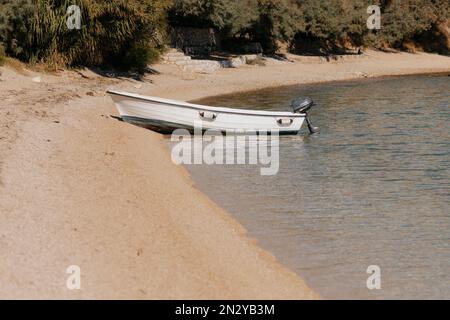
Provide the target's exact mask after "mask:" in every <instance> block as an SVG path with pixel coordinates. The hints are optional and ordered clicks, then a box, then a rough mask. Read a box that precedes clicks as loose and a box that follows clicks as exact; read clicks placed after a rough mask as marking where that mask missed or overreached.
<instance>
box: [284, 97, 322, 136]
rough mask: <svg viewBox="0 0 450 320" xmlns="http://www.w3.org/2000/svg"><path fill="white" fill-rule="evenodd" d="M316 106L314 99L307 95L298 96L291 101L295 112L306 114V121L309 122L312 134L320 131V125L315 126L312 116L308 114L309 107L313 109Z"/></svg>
mask: <svg viewBox="0 0 450 320" xmlns="http://www.w3.org/2000/svg"><path fill="white" fill-rule="evenodd" d="M313 106H314V101H313V100H312V99H311V98H308V97H305V98H297V99H294V100H292V102H291V108H292V110H293V111H294V113H302V114H304V115H305V118H306V123H307V124H308V129H309V132H310V133H311V134H313V133H317V132H319V131H320V128H319V127H314V126H313V124H312V122H311V118H310V117H309V115H308V111H309V109H311V108H312V107H313Z"/></svg>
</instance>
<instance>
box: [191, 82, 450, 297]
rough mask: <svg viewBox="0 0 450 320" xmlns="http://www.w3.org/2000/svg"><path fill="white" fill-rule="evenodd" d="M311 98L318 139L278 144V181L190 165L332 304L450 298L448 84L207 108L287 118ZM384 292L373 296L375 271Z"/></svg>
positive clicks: (383, 86) (256, 97) (336, 86)
mask: <svg viewBox="0 0 450 320" xmlns="http://www.w3.org/2000/svg"><path fill="white" fill-rule="evenodd" d="M298 96H310V97H312V98H313V99H314V100H315V101H316V102H317V104H318V105H317V106H316V107H315V109H314V111H313V112H312V113H311V116H312V119H313V123H314V124H315V125H318V126H320V127H321V129H322V131H321V133H320V134H319V135H314V136H309V135H308V134H307V133H306V131H305V132H304V133H303V134H302V135H299V136H294V137H281V138H280V139H281V140H280V171H279V173H278V174H277V175H275V176H266V177H263V176H261V175H260V174H259V172H260V171H259V167H257V166H249V165H239V166H206V165H199V166H189V167H188V169H189V170H190V172H191V174H192V175H193V179H194V181H195V182H196V184H197V185H198V187H199V188H200V189H201V190H202V191H204V192H205V193H206V194H207V195H208V196H209V197H210V198H211V199H213V200H214V201H215V202H217V203H218V204H219V205H221V206H222V207H224V208H225V209H226V210H228V211H229V212H230V213H232V214H233V215H234V216H235V217H236V218H237V219H238V220H239V221H240V222H241V223H242V224H243V225H244V226H245V227H246V228H247V230H248V231H249V234H250V236H251V237H254V238H256V239H258V241H259V243H260V245H261V246H262V247H264V248H265V249H267V250H269V251H271V252H272V253H273V254H274V255H275V256H276V257H277V258H278V259H279V261H281V262H282V263H283V264H284V265H286V266H288V267H289V268H291V269H292V270H294V271H295V272H297V273H298V274H299V275H300V276H301V277H303V278H304V279H305V281H306V282H307V283H308V284H309V285H310V286H311V287H312V288H313V289H315V290H316V291H317V292H318V293H320V294H321V295H322V296H323V297H324V298H331V299H341V298H361V299H369V298H370V299H378V298H379V299H391V298H400V299H406V298H412V299H418V298H425V299H428V298H438V299H439V298H446V299H450V133H449V131H450V125H449V124H450V108H449V106H450V77H447V76H414V77H399V78H387V79H376V80H367V81H363V82H341V83H333V84H321V85H308V86H295V87H285V88H278V89H270V90H263V91H258V92H250V93H245V94H234V95H228V96H223V97H215V98H210V99H207V100H203V101H201V103H206V104H210V105H217V106H232V107H244V108H252V109H268V110H286V108H287V107H288V105H289V102H290V101H291V100H292V99H293V98H295V97H298ZM370 265H378V266H380V268H381V286H382V289H381V290H368V289H367V287H366V280H367V278H368V277H369V274H367V273H366V271H367V268H368V266H370Z"/></svg>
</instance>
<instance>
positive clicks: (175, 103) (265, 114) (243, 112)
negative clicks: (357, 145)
mask: <svg viewBox="0 0 450 320" xmlns="http://www.w3.org/2000/svg"><path fill="white" fill-rule="evenodd" d="M106 93H108V94H111V95H118V96H122V97H127V98H132V99H137V100H142V101H147V102H156V103H159V104H167V105H171V106H175V107H182V108H183V107H184V108H189V109H194V110H206V111H212V112H221V113H228V114H238V115H243V116H261V117H288V118H289V117H294V118H305V117H306V114H302V113H293V112H277V111H260V110H248V109H232V108H225V107H212V106H204V105H201V104H193V103H189V102H184V101H177V100H170V99H163V98H157V97H149V96H143V95H140V94H137V93H136V94H135V93H128V92H121V91H114V90H108V91H106Z"/></svg>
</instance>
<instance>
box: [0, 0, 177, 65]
mask: <svg viewBox="0 0 450 320" xmlns="http://www.w3.org/2000/svg"><path fill="white" fill-rule="evenodd" d="M74 4H75V5H78V6H79V7H80V8H81V13H82V25H81V30H69V29H68V27H67V25H66V22H67V18H68V17H67V14H66V11H67V8H68V7H69V6H70V5H74ZM169 5H170V2H169V1H168V0H147V1H143V0H13V1H10V0H8V1H5V0H0V12H1V16H0V41H2V42H3V43H5V44H6V51H7V53H8V54H10V55H11V56H13V57H17V58H19V59H21V60H23V61H26V62H45V63H50V64H62V65H67V66H74V65H85V66H94V65H110V66H115V67H123V68H127V69H135V70H140V71H141V70H143V67H145V66H146V65H147V63H150V62H152V61H154V60H155V59H157V57H158V56H159V53H160V52H161V50H162V49H163V46H164V41H163V40H164V38H163V36H164V29H165V14H166V10H167V8H168V6H169Z"/></svg>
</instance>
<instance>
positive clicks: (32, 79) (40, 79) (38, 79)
mask: <svg viewBox="0 0 450 320" xmlns="http://www.w3.org/2000/svg"><path fill="white" fill-rule="evenodd" d="M31 81H33V82H37V83H39V82H42V77H41V76H36V77H33V78H31Z"/></svg>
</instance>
